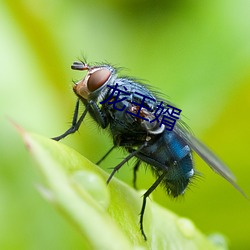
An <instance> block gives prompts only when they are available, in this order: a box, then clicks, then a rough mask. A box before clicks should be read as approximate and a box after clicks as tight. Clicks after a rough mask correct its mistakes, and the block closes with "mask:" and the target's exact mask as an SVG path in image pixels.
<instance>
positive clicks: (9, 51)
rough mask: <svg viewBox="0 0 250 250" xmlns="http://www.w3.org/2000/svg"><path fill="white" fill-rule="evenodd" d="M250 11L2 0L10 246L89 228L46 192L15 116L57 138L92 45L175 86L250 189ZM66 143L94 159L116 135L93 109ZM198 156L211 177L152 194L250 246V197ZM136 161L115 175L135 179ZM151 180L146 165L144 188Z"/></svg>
mask: <svg viewBox="0 0 250 250" xmlns="http://www.w3.org/2000/svg"><path fill="white" fill-rule="evenodd" d="M249 13H250V1H247V0H238V1H233V0H220V1H216V0H210V1H194V0H187V1H184V0H183V1H181V0H177V1H164V0H162V1H146V0H136V1H132V0H121V1H114V0H106V1H93V2H91V1H80V0H78V1H59V0H54V1H48V0H38V1H36V2H33V1H28V0H26V1H1V2H0V31H1V33H0V70H1V74H0V97H1V99H0V126H1V127H0V156H1V157H0V249H61V250H62V249H80V248H81V245H82V238H81V236H80V234H79V233H78V232H77V231H76V230H75V229H74V228H73V227H72V226H71V225H70V224H69V223H68V222H67V221H66V220H65V219H64V218H63V217H62V216H61V215H60V214H59V213H58V212H57V211H56V210H55V209H54V208H53V207H52V206H51V205H50V204H47V202H46V201H44V200H43V199H42V197H41V196H40V195H39V194H38V192H37V191H36V189H35V184H37V183H38V182H39V173H37V172H36V170H35V168H33V165H34V163H33V162H32V160H31V159H30V156H29V155H28V153H27V152H26V149H25V147H24V145H23V143H22V141H21V139H20V137H19V136H18V134H17V133H16V131H15V129H14V128H13V126H12V125H11V124H10V122H9V121H8V117H10V118H12V119H14V120H15V121H16V122H17V123H18V124H20V125H21V126H22V127H24V128H25V129H27V130H30V131H33V132H36V133H40V134H42V135H45V136H47V137H52V136H56V135H59V134H61V133H62V132H64V131H65V130H66V129H67V128H68V127H69V125H70V121H71V118H72V114H73V109H74V105H75V100H76V98H75V96H74V94H73V93H72V90H71V88H72V80H77V79H80V78H82V76H83V75H82V72H75V71H72V70H71V69H70V65H71V63H72V62H73V61H74V60H77V58H79V57H80V58H82V55H84V56H86V57H87V59H88V62H96V61H97V62H98V61H101V62H102V61H108V62H110V63H112V64H115V65H117V66H123V67H125V68H127V69H126V70H124V71H123V72H124V74H125V75H131V76H136V77H138V78H142V79H146V80H147V82H149V83H150V84H151V85H153V86H154V87H155V88H157V89H159V90H161V92H163V93H164V94H166V95H167V96H169V98H170V100H171V101H172V102H173V103H175V104H176V105H178V107H180V108H181V109H182V110H183V111H182V114H183V115H185V119H184V121H185V122H186V123H188V125H189V126H190V127H191V128H192V130H193V132H194V133H195V134H196V136H197V137H199V138H200V139H202V140H203V141H204V142H205V143H206V144H207V145H208V146H209V147H210V148H211V149H212V150H213V151H214V152H216V154H218V155H219V156H220V157H221V158H222V159H223V160H224V161H225V162H226V163H227V164H228V166H230V168H231V169H232V171H233V172H234V173H235V175H236V176H237V179H238V183H239V185H240V186H241V187H242V188H243V189H244V191H245V192H246V193H247V194H248V195H250V186H249V167H250V163H249V159H248V156H249V155H248V154H249V149H250V147H249V141H250V132H249V122H250V118H249V109H250V97H249V96H250V84H249V83H250V15H249ZM93 142H95V143H93ZM63 143H65V144H67V145H69V146H71V147H73V148H75V149H77V150H78V151H79V152H80V153H81V154H83V155H85V156H86V157H88V158H89V159H90V160H92V161H93V162H96V161H97V160H98V159H99V158H100V157H101V156H103V154H104V153H105V152H106V151H107V150H108V149H109V148H110V146H111V144H112V142H111V140H110V138H109V137H108V136H107V134H106V133H105V132H103V131H100V130H98V129H97V127H96V126H95V125H94V123H93V121H91V119H89V118H88V119H86V121H85V122H84V124H83V125H82V126H81V129H80V132H79V133H76V134H74V135H72V136H70V137H68V138H66V139H65V140H64V141H63ZM122 157H124V154H123V152H122V151H119V150H117V151H116V152H113V153H112V155H111V156H110V157H109V158H108V159H107V160H105V162H103V163H102V167H103V168H105V169H107V171H110V170H108V168H109V167H113V166H114V165H115V164H116V163H119V161H120V160H121V159H122ZM195 159H196V166H197V169H198V171H199V172H202V175H203V177H202V178H198V179H196V180H195V181H194V183H193V185H192V186H191V187H190V190H187V192H186V195H185V196H184V198H180V199H178V200H177V201H174V200H172V199H170V198H169V197H167V196H166V194H165V193H164V191H163V190H162V189H161V188H158V190H157V191H156V192H155V193H154V194H153V198H154V199H155V200H156V201H157V202H159V203H160V204H162V205H163V206H166V207H167V208H169V209H171V210H173V211H175V212H176V213H178V214H179V215H181V216H184V217H189V218H190V219H192V220H193V221H194V223H195V224H196V225H197V226H198V227H199V228H200V229H201V230H202V231H203V232H204V233H206V234H210V233H213V232H220V233H222V234H224V235H226V237H227V238H228V240H229V242H230V249H250V240H249V232H250V202H249V201H247V200H246V199H244V197H242V196H241V195H240V194H239V193H238V192H237V191H236V190H235V189H234V188H233V187H232V186H231V185H230V184H228V183H227V182H226V181H224V180H223V179H222V178H221V177H219V176H218V175H216V174H214V173H213V172H212V171H211V170H210V169H209V168H208V167H207V166H206V165H205V164H204V163H203V162H202V161H201V160H200V159H198V158H197V157H196V158H195ZM132 167H133V165H132V164H129V165H127V166H126V167H124V168H123V169H121V170H120V171H119V173H118V175H117V177H118V178H120V179H122V180H124V181H125V182H127V183H129V184H131V183H132ZM145 172H146V174H145ZM55 178H56V177H55ZM153 180H154V179H153V177H152V176H151V173H150V171H149V170H147V171H145V170H144V168H142V169H141V170H140V172H139V181H138V186H139V187H140V188H145V189H146V188H147V187H149V185H150V184H151V183H152V182H153ZM97 237H98V236H97Z"/></svg>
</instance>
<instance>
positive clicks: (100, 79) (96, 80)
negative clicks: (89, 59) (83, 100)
mask: <svg viewBox="0 0 250 250" xmlns="http://www.w3.org/2000/svg"><path fill="white" fill-rule="evenodd" d="M110 74H111V73H110V71H109V70H108V69H99V70H97V71H95V72H94V73H92V74H91V75H90V76H89V79H88V83H87V85H88V90H89V91H90V92H93V91H95V90H97V89H99V88H100V87H101V86H102V85H103V84H104V83H105V82H106V81H107V80H108V79H109V77H110Z"/></svg>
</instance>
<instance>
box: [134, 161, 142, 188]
mask: <svg viewBox="0 0 250 250" xmlns="http://www.w3.org/2000/svg"><path fill="white" fill-rule="evenodd" d="M140 165H141V161H140V160H137V161H136V163H135V166H134V169H133V187H134V188H135V189H137V188H136V173H137V171H138V169H139V167H140Z"/></svg>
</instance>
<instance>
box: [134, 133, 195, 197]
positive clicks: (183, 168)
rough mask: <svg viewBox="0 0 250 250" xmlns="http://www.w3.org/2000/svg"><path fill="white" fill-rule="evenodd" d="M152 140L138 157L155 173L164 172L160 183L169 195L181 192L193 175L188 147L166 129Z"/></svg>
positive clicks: (176, 194)
mask: <svg viewBox="0 0 250 250" xmlns="http://www.w3.org/2000/svg"><path fill="white" fill-rule="evenodd" d="M153 141H154V142H152V144H150V145H149V146H147V147H146V148H145V149H143V150H142V153H143V154H138V158H140V159H141V160H143V161H144V162H147V163H148V164H150V165H151V166H152V167H153V168H152V169H153V172H154V174H155V175H157V176H160V175H162V174H165V177H164V179H163V181H162V184H163V185H164V186H165V188H166V191H167V192H168V193H169V195H171V196H173V197H176V196H178V195H180V194H183V193H184V191H185V189H186V188H187V186H188V184H189V182H190V178H191V177H192V176H193V175H194V169H193V160H192V154H191V150H190V147H189V146H188V145H186V144H185V143H184V142H183V141H182V140H181V139H180V138H179V137H178V136H177V135H176V134H175V133H174V132H168V131H166V130H165V131H164V132H163V133H162V134H161V135H160V136H159V137H157V138H156V139H155V140H154V139H153Z"/></svg>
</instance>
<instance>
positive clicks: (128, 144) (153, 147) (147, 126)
mask: <svg viewBox="0 0 250 250" xmlns="http://www.w3.org/2000/svg"><path fill="white" fill-rule="evenodd" d="M71 68H72V69H73V70H84V71H86V72H87V74H86V76H85V77H84V78H83V79H82V80H80V81H79V82H77V83H75V85H74V87H73V91H74V92H75V94H76V96H77V98H78V99H77V102H76V106H75V111H74V116H73V120H72V125H71V127H70V128H69V129H68V130H67V131H66V132H65V133H63V134H62V135H60V136H58V137H55V138H53V139H54V140H56V141H59V140H61V139H62V138H64V137H66V136H67V135H69V134H72V133H74V132H76V131H77V130H78V129H79V127H80V125H81V123H82V121H83V120H84V118H85V116H86V114H87V113H89V114H90V116H91V117H92V118H93V119H94V121H95V122H96V123H97V124H98V125H99V126H100V127H101V128H102V129H106V128H107V129H108V130H109V132H110V134H111V136H112V138H113V147H112V148H111V149H110V150H109V151H108V152H107V153H106V155H105V156H104V157H103V158H102V159H101V160H100V161H99V162H98V163H100V162H101V161H102V160H103V159H104V158H105V157H106V156H107V155H108V154H109V153H110V152H111V151H112V150H113V149H114V148H116V147H122V148H125V149H126V151H127V152H128V155H127V156H126V157H125V158H124V160H123V161H121V163H120V164H118V165H117V166H115V167H114V169H113V171H112V173H111V175H110V176H109V178H108V180H107V183H109V182H110V180H111V179H112V177H113V176H114V174H115V173H116V172H117V171H118V170H119V169H120V168H121V167H122V166H123V165H124V164H125V163H126V162H128V161H129V160H130V159H131V158H134V157H135V158H136V163H135V166H134V185H135V180H136V171H137V170H138V168H139V166H140V165H141V164H142V163H145V164H147V165H148V166H150V168H151V170H152V171H153V173H154V175H155V176H156V181H155V182H154V183H153V184H152V186H151V187H149V189H148V190H147V191H146V192H145V193H144V195H143V201H142V207H141V212H140V230H141V232H142V235H143V237H144V239H145V240H146V234H145V232H144V229H143V216H144V211H145V207H146V200H147V197H148V196H149V195H150V194H151V193H152V192H153V191H154V190H155V188H156V187H157V186H158V185H159V184H162V185H163V187H164V188H165V189H166V191H167V193H168V194H169V195H170V196H172V197H177V196H179V195H182V194H183V193H184V191H185V190H186V188H187V186H188V184H189V183H190V181H191V179H192V178H193V176H194V174H195V170H194V162H193V158H192V151H195V152H196V153H197V154H198V155H199V156H200V157H201V158H202V159H203V160H204V161H205V162H206V163H207V164H208V165H209V166H210V167H211V168H212V169H213V170H214V171H215V172H217V173H218V174H220V175H221V176H222V177H223V178H225V179H226V180H227V181H229V182H230V183H231V184H232V185H233V186H234V187H235V188H236V189H237V190H238V191H240V192H241V193H242V194H243V195H244V193H243V191H242V190H241V189H240V187H239V186H238V185H237V184H236V182H235V177H234V175H233V174H232V172H231V171H230V170H229V169H228V168H227V167H226V165H225V164H224V163H223V162H222V161H221V160H219V159H218V158H217V157H216V156H215V155H214V154H213V153H212V152H211V151H210V150H209V149H208V148H207V147H206V146H205V145H204V144H203V143H201V142H200V141H199V140H198V139H196V138H195V137H194V136H193V135H192V133H190V132H189V130H188V129H187V128H186V126H185V125H184V123H183V122H182V121H181V119H179V118H180V117H179V116H180V113H181V110H180V109H178V108H176V107H175V106H174V105H173V104H172V103H170V102H168V101H167V100H164V99H162V98H160V97H158V96H157V94H156V93H154V92H153V91H151V90H150V88H149V87H148V86H147V85H145V84H142V83H140V82H139V81H136V80H135V79H133V78H128V77H119V76H118V70H117V69H115V68H114V67H112V66H111V65H109V64H100V65H94V66H90V65H88V64H87V63H85V62H81V61H80V62H74V63H73V65H72V66H71ZM80 102H81V103H83V105H84V106H85V110H84V112H83V113H82V114H80V115H79V105H80Z"/></svg>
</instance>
